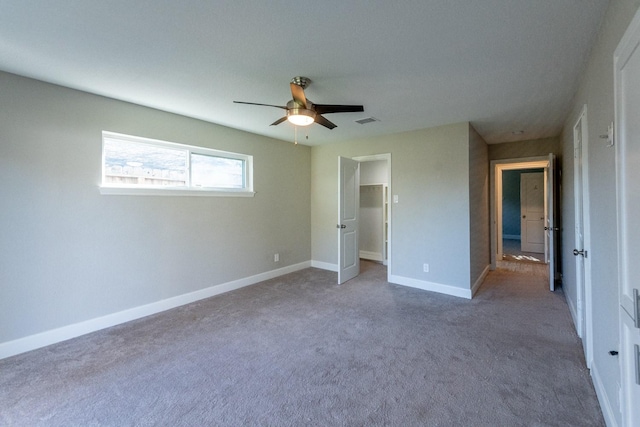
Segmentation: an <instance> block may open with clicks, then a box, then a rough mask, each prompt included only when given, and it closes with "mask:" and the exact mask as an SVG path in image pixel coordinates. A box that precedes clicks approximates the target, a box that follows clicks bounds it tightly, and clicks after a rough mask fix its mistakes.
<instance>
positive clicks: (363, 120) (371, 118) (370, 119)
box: [356, 117, 380, 125]
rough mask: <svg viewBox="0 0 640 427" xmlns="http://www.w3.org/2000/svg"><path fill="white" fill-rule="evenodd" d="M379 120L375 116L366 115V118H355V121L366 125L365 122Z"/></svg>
mask: <svg viewBox="0 0 640 427" xmlns="http://www.w3.org/2000/svg"><path fill="white" fill-rule="evenodd" d="M379 121H380V120H378V119H376V118H375V117H367V118H366V119H360V120H356V123H360V124H361V125H366V124H367V123H373V122H379Z"/></svg>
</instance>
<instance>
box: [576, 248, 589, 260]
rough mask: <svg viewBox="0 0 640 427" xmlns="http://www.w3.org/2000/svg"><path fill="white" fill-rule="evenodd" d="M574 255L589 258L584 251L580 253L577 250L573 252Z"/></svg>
mask: <svg viewBox="0 0 640 427" xmlns="http://www.w3.org/2000/svg"><path fill="white" fill-rule="evenodd" d="M573 255H575V256H578V255H582V256H583V257H585V258H586V257H587V251H585V250H584V249H583V250H581V251H579V250H577V249H574V250H573Z"/></svg>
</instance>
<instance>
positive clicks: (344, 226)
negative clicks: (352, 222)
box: [336, 224, 347, 228]
mask: <svg viewBox="0 0 640 427" xmlns="http://www.w3.org/2000/svg"><path fill="white" fill-rule="evenodd" d="M336 228H347V226H346V225H344V224H337V225H336Z"/></svg>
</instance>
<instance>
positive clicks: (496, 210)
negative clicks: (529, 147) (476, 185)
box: [490, 154, 557, 290]
mask: <svg viewBox="0 0 640 427" xmlns="http://www.w3.org/2000/svg"><path fill="white" fill-rule="evenodd" d="M554 162H555V156H554V155H553V154H550V155H549V156H548V157H546V156H545V157H529V158H522V159H505V160H494V161H492V162H491V169H490V173H491V201H492V202H491V269H492V270H495V269H496V268H497V267H498V266H500V267H507V268H512V269H516V270H522V271H535V272H540V273H541V274H544V275H545V276H547V277H548V278H549V288H550V290H554V289H555V277H556V271H555V266H556V265H557V263H556V262H555V256H556V252H557V251H556V250H555V245H556V239H555V232H556V231H557V228H556V227H555V213H554V212H555V209H554V205H555V203H554V197H555V193H556V192H555V188H554V185H555V184H554V181H555V180H554ZM514 194H515V195H517V197H515V196H514ZM516 200H517V202H516ZM521 263H528V264H529V267H531V265H532V264H538V265H539V267H531V268H522V267H521ZM514 265H515V266H516V267H513V266H514Z"/></svg>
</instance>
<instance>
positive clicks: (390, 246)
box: [352, 153, 393, 282]
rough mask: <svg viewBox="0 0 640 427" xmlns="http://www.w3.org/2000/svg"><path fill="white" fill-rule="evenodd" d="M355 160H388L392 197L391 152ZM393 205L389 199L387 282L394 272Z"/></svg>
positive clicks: (389, 189)
mask: <svg viewBox="0 0 640 427" xmlns="http://www.w3.org/2000/svg"><path fill="white" fill-rule="evenodd" d="M352 159H353V160H357V161H358V162H360V163H363V162H375V161H378V160H386V161H387V198H391V194H393V193H392V190H391V189H392V188H393V187H392V185H391V184H392V183H391V153H383V154H372V155H368V156H355V157H352ZM391 205H392V203H391V202H390V200H387V203H386V206H387V212H386V215H387V282H390V281H391V275H392V272H393V244H392V237H393V233H392V230H393V226H392V223H393V221H392V217H393V215H392V212H393V209H391Z"/></svg>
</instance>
